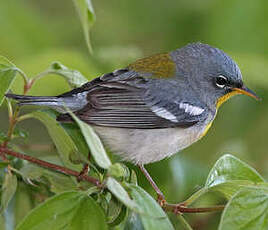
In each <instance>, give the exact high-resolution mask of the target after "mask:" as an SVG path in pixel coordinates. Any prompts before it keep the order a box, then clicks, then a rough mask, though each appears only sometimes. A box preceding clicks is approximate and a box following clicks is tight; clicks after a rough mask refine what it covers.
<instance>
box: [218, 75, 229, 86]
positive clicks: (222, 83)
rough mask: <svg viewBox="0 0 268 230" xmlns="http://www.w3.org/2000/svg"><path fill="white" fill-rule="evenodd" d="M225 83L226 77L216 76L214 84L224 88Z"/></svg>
mask: <svg viewBox="0 0 268 230" xmlns="http://www.w3.org/2000/svg"><path fill="white" fill-rule="evenodd" d="M226 84H227V78H226V77H224V76H222V75H220V76H218V77H217V78H216V86H218V87H219V88H221V89H222V88H224V87H225V86H226Z"/></svg>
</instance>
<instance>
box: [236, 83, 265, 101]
mask: <svg viewBox="0 0 268 230" xmlns="http://www.w3.org/2000/svg"><path fill="white" fill-rule="evenodd" d="M233 90H234V91H236V92H237V93H239V94H244V95H247V96H250V97H252V98H254V99H256V100H257V101H260V100H261V98H260V97H259V96H257V94H256V93H254V92H253V91H252V90H251V89H249V88H247V87H246V86H244V85H243V86H242V87H241V88H233Z"/></svg>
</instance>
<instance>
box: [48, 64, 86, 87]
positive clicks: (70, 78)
mask: <svg viewBox="0 0 268 230" xmlns="http://www.w3.org/2000/svg"><path fill="white" fill-rule="evenodd" d="M48 72H49V73H52V74H58V75H60V76H62V77H64V79H65V80H66V81H67V82H68V83H69V85H70V87H71V88H77V87H80V86H81V85H83V84H85V83H86V82H88V80H87V79H86V78H85V77H84V76H83V75H82V74H81V73H80V72H79V71H77V70H71V69H69V68H67V67H66V66H64V65H63V64H61V63H60V62H53V63H52V64H51V66H50V68H49V69H48Z"/></svg>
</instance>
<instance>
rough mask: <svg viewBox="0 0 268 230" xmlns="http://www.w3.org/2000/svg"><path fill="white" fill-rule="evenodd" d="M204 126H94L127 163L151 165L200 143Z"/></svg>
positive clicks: (115, 152)
mask: <svg viewBox="0 0 268 230" xmlns="http://www.w3.org/2000/svg"><path fill="white" fill-rule="evenodd" d="M204 128H205V126H204V127H200V126H199V127H198V126H197V127H196V125H194V127H189V128H166V129H149V130H148V129H124V128H110V127H109V128H108V127H100V126H94V129H95V130H96V132H97V133H98V135H99V136H100V137H101V139H102V141H103V142H104V144H105V145H106V146H107V147H108V148H110V149H111V150H112V152H113V153H114V154H116V155H119V156H121V157H122V159H123V160H125V161H131V162H132V163H134V164H148V163H152V162H155V161H160V160H162V159H163V158H166V157H169V156H171V155H173V154H175V153H177V152H178V151H180V150H182V149H184V148H186V147H188V146H189V145H191V144H192V143H194V142H195V141H197V140H198V139H199V138H200V137H201V136H202V133H203V132H204Z"/></svg>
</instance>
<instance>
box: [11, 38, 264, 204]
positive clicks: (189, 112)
mask: <svg viewBox="0 0 268 230" xmlns="http://www.w3.org/2000/svg"><path fill="white" fill-rule="evenodd" d="M237 94H245V95H248V96H251V97H253V98H255V99H259V98H258V96H257V95H256V94H255V93H254V92H253V91H251V90H250V89H248V88H247V87H246V86H245V84H244V83H243V81H242V75H241V72H240V69H239V67H238V66H237V64H236V63H235V62H234V61H233V60H232V59H231V58H230V57H229V56H227V55H226V54H225V53H224V52H223V51H221V50H220V49H217V48H213V47H211V46H209V45H206V44H201V43H194V44H189V45H187V46H185V47H182V48H180V49H177V50H174V51H171V52H169V53H163V54H157V55H153V56H150V57H146V58H143V59H139V60H137V61H136V62H134V63H132V64H130V65H129V66H127V67H126V68H123V69H119V70H116V71H114V72H112V73H108V74H104V75H102V76H100V77H98V78H96V79H94V80H92V81H90V82H88V83H86V84H84V85H83V86H81V87H79V88H76V89H73V90H71V91H70V92H67V93H64V94H61V95H59V96H53V97H46V96H43V97H42V96H40V97H34V96H20V95H14V94H7V95H6V96H7V97H9V98H13V99H15V100H17V101H19V103H20V105H41V106H49V107H51V108H53V109H55V110H57V111H59V112H61V113H62V114H61V115H59V116H58V118H57V119H58V121H61V122H66V121H72V118H71V116H70V115H69V114H67V113H65V109H64V108H65V107H68V108H69V109H70V110H72V111H73V112H74V113H75V115H76V116H78V117H79V118H80V119H81V120H83V121H84V122H86V123H88V124H90V125H92V126H93V127H94V129H95V130H96V132H97V133H98V134H99V136H100V137H101V139H102V141H103V142H104V144H105V145H106V146H108V147H109V148H110V149H111V150H112V151H113V152H114V153H115V154H118V155H120V156H121V157H122V159H123V160H125V161H131V162H133V163H134V164H137V165H139V166H140V168H141V169H142V171H143V172H144V174H145V176H146V177H147V179H148V180H149V181H150V183H151V184H152V186H153V187H154V189H155V190H156V192H157V193H158V196H159V197H160V198H162V199H164V197H163V194H162V193H161V191H160V190H159V188H158V187H157V186H156V184H155V183H154V181H153V180H152V178H151V177H150V175H149V174H148V173H147V171H146V170H145V168H144V167H143V165H144V164H148V163H152V162H155V161H160V160H161V159H163V158H166V157H169V156H171V155H173V154H175V153H177V152H178V151H180V150H182V149H184V148H186V147H188V146H189V145H191V144H193V143H194V142H196V141H197V140H199V139H200V138H201V137H203V136H204V135H205V134H206V132H207V131H208V129H209V127H210V126H211V124H212V122H213V120H214V118H215V116H216V113H217V109H218V108H219V107H220V105H221V104H222V103H223V102H225V101H226V100H227V99H229V98H230V97H231V96H234V95H237Z"/></svg>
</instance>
